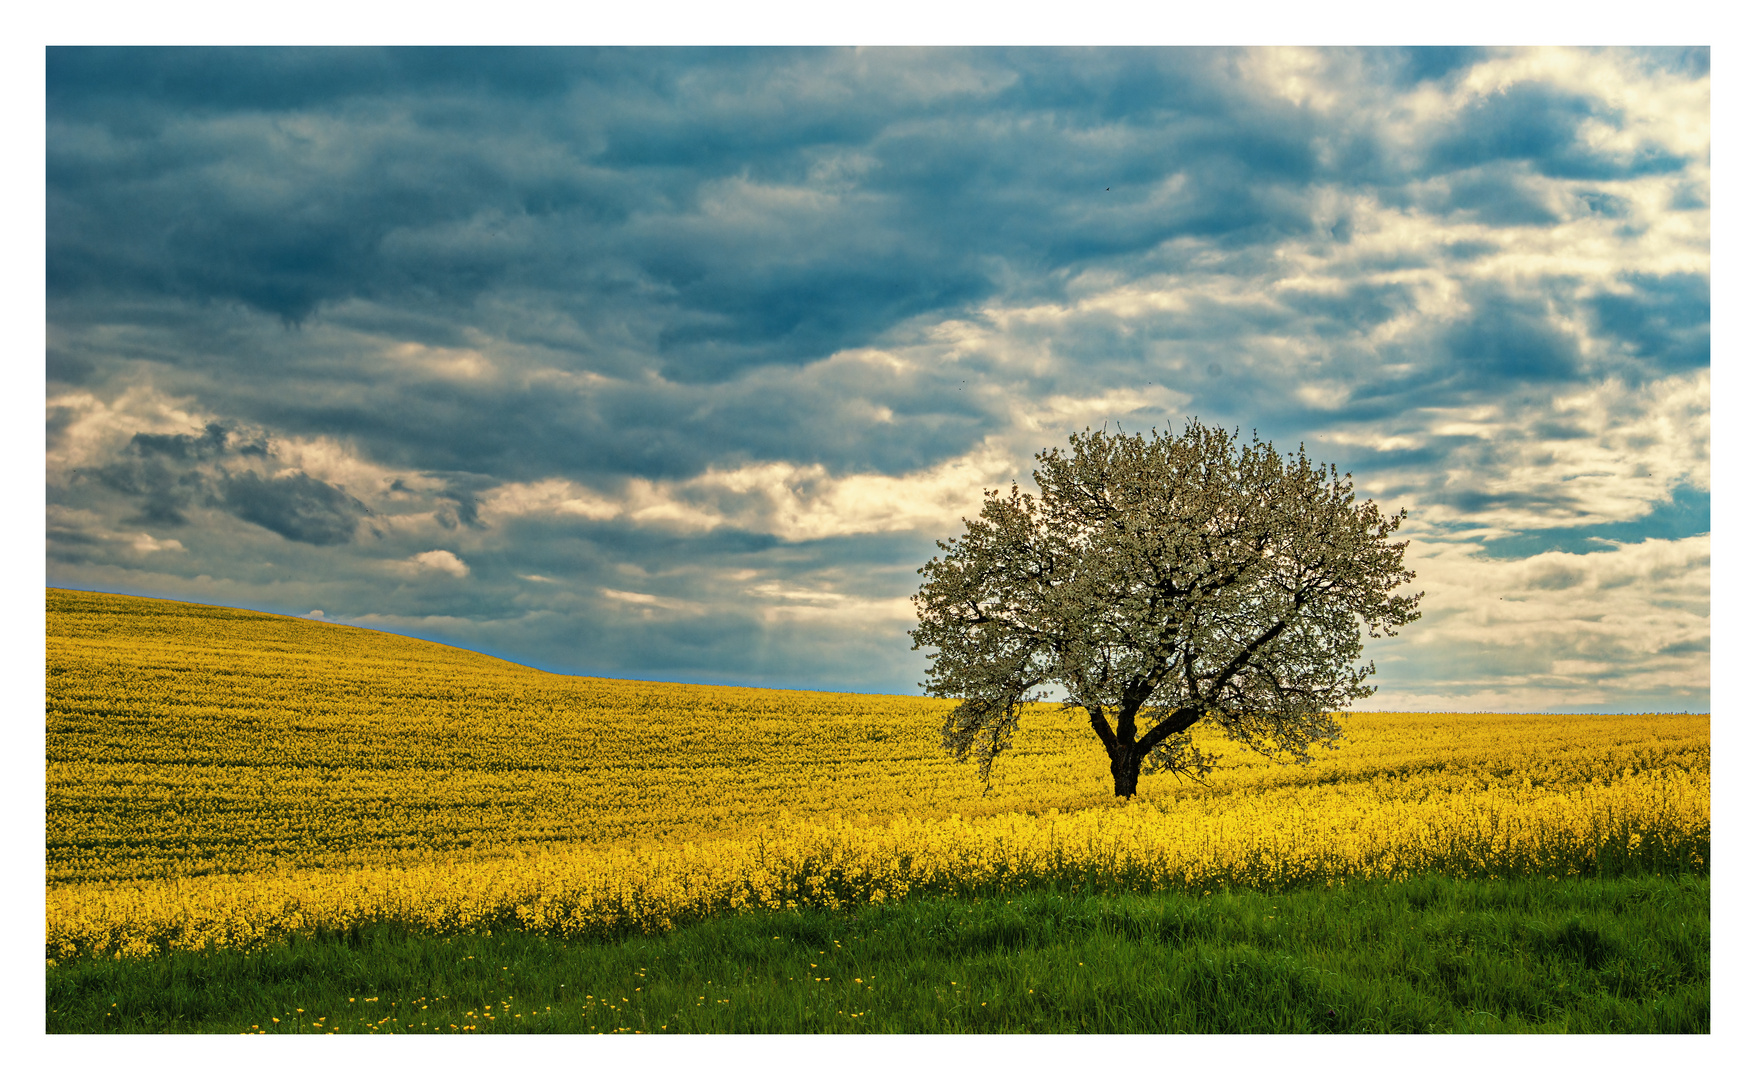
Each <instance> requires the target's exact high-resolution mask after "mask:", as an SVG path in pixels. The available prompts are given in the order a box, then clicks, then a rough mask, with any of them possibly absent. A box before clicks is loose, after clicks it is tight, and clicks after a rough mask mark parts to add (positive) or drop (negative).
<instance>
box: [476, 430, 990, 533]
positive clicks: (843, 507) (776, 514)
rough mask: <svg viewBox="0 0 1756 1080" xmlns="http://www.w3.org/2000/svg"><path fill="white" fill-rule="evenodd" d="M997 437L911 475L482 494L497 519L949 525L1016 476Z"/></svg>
mask: <svg viewBox="0 0 1756 1080" xmlns="http://www.w3.org/2000/svg"><path fill="white" fill-rule="evenodd" d="M1014 469H1015V463H1014V460H1013V458H1012V457H1011V456H1010V455H1008V454H1006V453H1005V452H1004V451H1003V450H1001V449H1000V448H999V447H998V446H997V445H995V444H994V443H993V442H989V443H984V444H983V445H982V446H981V447H980V448H978V449H977V450H976V451H974V452H972V453H969V454H965V455H963V456H961V457H958V458H954V459H952V460H950V461H946V462H942V463H940V464H938V465H935V466H933V467H932V468H929V469H922V470H920V471H918V472H914V473H910V474H907V475H904V476H885V475H882V474H874V473H856V474H853V475H848V476H833V475H831V474H830V472H829V470H828V469H827V468H825V467H824V466H822V465H818V464H810V465H799V464H792V463H789V462H764V463H762V464H754V465H745V466H740V467H738V468H733V469H710V470H708V471H706V472H704V473H702V474H701V475H699V476H696V477H693V478H690V479H688V480H684V481H679V482H665V481H657V482H655V481H650V480H640V479H636V480H631V481H628V482H627V483H626V484H625V485H624V486H623V488H622V490H621V491H619V492H616V493H614V494H607V493H603V492H597V491H593V490H591V489H590V488H587V487H585V486H583V485H581V484H578V483H575V482H573V481H570V480H565V479H561V478H550V479H547V480H539V481H534V482H529V483H516V484H505V485H501V486H500V487H496V488H493V489H490V490H489V491H487V492H484V493H483V496H482V499H481V504H480V505H481V512H482V515H483V517H484V518H485V519H487V520H488V521H490V522H492V521H496V520H503V519H505V518H510V517H549V518H565V517H580V518H585V519H588V520H592V521H610V520H623V521H628V522H631V523H634V524H637V525H645V526H654V527H659V528H665V529H675V530H679V531H694V532H705V531H707V530H711V529H726V528H729V529H742V530H747V531H751V532H758V533H763V534H766V535H770V536H776V537H779V538H780V539H782V540H785V541H788V542H792V543H798V542H803V541H807V540H821V539H824V538H827V537H832V536H854V535H860V534H864V533H881V532H907V531H926V532H943V531H945V530H946V529H948V528H954V527H956V526H957V523H958V521H959V519H960V518H961V517H963V516H966V515H974V514H977V513H980V511H981V493H982V489H983V487H984V486H986V487H993V486H995V485H997V484H999V483H1001V482H1002V481H1003V479H1005V478H1008V477H1010V476H1011V475H1012V472H1013V471H1014Z"/></svg>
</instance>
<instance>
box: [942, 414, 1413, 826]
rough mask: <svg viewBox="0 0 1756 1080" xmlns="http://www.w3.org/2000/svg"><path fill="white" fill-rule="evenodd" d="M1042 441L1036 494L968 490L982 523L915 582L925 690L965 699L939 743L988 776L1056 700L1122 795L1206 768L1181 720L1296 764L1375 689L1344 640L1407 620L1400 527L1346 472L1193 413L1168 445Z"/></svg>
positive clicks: (1380, 632) (1104, 439) (1329, 739)
mask: <svg viewBox="0 0 1756 1080" xmlns="http://www.w3.org/2000/svg"><path fill="white" fill-rule="evenodd" d="M1069 441H1070V443H1071V447H1070V451H1063V450H1061V449H1058V448H1057V449H1049V450H1044V451H1043V452H1042V453H1040V454H1038V455H1037V462H1038V466H1039V467H1038V469H1037V470H1036V471H1035V472H1034V473H1033V474H1032V475H1033V477H1034V479H1035V481H1036V485H1037V488H1038V491H1039V493H1040V494H1038V495H1031V494H1028V493H1024V492H1020V491H1019V489H1018V485H1017V484H1013V485H1012V490H1011V492H1010V493H1008V494H1002V493H1001V492H1000V491H997V490H995V491H987V492H985V493H984V494H985V496H986V499H985V502H984V504H983V507H982V513H981V517H979V518H977V519H976V520H973V521H972V520H969V519H967V518H966V519H964V526H965V532H964V534H963V535H962V536H961V537H958V538H956V539H954V540H950V541H940V542H939V547H940V549H941V550H942V551H943V552H944V555H943V556H941V557H937V558H934V559H933V560H931V561H930V562H928V563H927V565H926V566H924V567H922V568H921V570H920V573H921V575H922V576H923V577H924V578H925V582H924V584H923V585H922V586H921V589H920V591H919V592H918V593H917V594H916V595H915V596H914V598H913V599H914V603H915V608H916V611H917V613H918V615H919V618H920V623H919V626H918V627H917V628H916V629H915V630H914V631H913V633H912V636H913V638H914V647H915V648H917V649H927V650H929V653H928V656H929V659H930V661H931V666H930V667H929V669H928V671H927V681H925V682H924V683H922V684H921V685H922V687H923V688H924V689H925V690H926V691H927V692H928V693H929V694H933V695H935V696H938V697H946V698H958V699H961V700H960V701H959V702H958V704H957V705H956V707H955V708H953V709H952V710H951V712H950V714H949V716H947V718H946V720H945V727H944V743H945V746H946V748H947V749H948V750H950V751H951V752H952V753H953V754H954V755H955V756H956V758H957V759H958V760H959V761H964V760H967V759H968V758H969V757H970V756H971V755H974V756H975V758H976V759H977V761H978V762H979V763H980V765H981V772H982V776H983V779H984V780H986V779H988V777H989V775H990V769H991V768H992V766H993V762H994V758H995V756H996V755H998V754H999V753H1000V752H1002V751H1003V750H1005V749H1007V748H1008V747H1009V746H1010V745H1011V742H1012V738H1013V735H1014V734H1015V732H1016V731H1017V727H1018V721H1019V718H1020V715H1021V714H1022V711H1023V706H1024V705H1025V704H1026V703H1027V702H1031V701H1038V700H1043V699H1044V698H1047V697H1049V696H1050V694H1051V693H1052V692H1054V691H1055V689H1056V688H1059V694H1060V699H1061V701H1062V705H1063V707H1064V708H1065V709H1068V710H1072V711H1075V712H1082V713H1084V714H1085V716H1086V717H1087V718H1089V720H1090V723H1091V727H1092V730H1093V731H1095V732H1096V733H1097V737H1098V738H1099V740H1101V741H1102V743H1103V746H1104V750H1105V752H1106V753H1107V754H1108V755H1109V758H1110V773H1111V775H1112V776H1113V777H1114V779H1115V787H1116V794H1117V795H1128V796H1131V795H1133V794H1134V792H1135V789H1136V786H1137V785H1138V782H1139V777H1140V774H1141V773H1142V772H1143V771H1145V772H1153V771H1158V770H1174V771H1178V772H1182V773H1185V774H1190V775H1197V776H1199V775H1204V774H1206V773H1207V772H1208V771H1209V770H1210V769H1211V768H1212V765H1213V762H1212V759H1211V758H1210V757H1207V756H1204V755H1202V754H1201V752H1200V751H1199V750H1198V749H1197V748H1196V747H1195V746H1194V745H1193V743H1192V740H1191V734H1192V733H1191V729H1192V728H1193V727H1194V726H1195V725H1196V724H1197V723H1200V722H1204V721H1205V722H1208V723H1211V724H1213V725H1216V726H1217V727H1218V728H1219V730H1220V731H1222V732H1224V733H1225V734H1226V735H1227V736H1229V737H1230V738H1232V739H1234V740H1236V741H1238V742H1240V743H1242V744H1244V745H1246V746H1249V747H1251V748H1253V749H1255V750H1258V751H1260V752H1262V753H1265V754H1269V755H1275V754H1280V753H1286V754H1289V755H1291V756H1292V757H1293V758H1295V759H1296V760H1298V761H1300V762H1302V763H1303V762H1309V761H1310V748H1311V746H1312V744H1319V745H1323V746H1333V745H1334V742H1335V739H1336V738H1337V737H1338V736H1339V734H1340V728H1339V726H1338V724H1337V723H1336V720H1335V716H1334V714H1335V712H1336V711H1338V710H1340V709H1343V708H1345V707H1347V706H1348V705H1349V704H1351V703H1352V702H1354V701H1355V700H1358V699H1360V698H1363V697H1366V696H1367V695H1369V694H1371V693H1372V692H1373V690H1374V689H1376V688H1375V687H1373V686H1369V685H1367V683H1366V680H1367V679H1368V678H1370V677H1371V676H1372V675H1373V674H1374V673H1375V668H1374V666H1373V665H1372V664H1370V663H1367V664H1365V665H1364V666H1355V662H1356V661H1357V660H1358V659H1359V657H1360V651H1361V631H1362V630H1364V631H1365V632H1366V633H1367V634H1370V635H1371V636H1372V637H1379V636H1388V635H1393V634H1394V633H1395V632H1396V630H1397V628H1399V627H1401V626H1404V625H1406V624H1407V623H1409V622H1412V621H1413V620H1415V619H1417V618H1419V617H1420V614H1419V612H1418V611H1417V606H1418V605H1419V602H1420V599H1421V594H1419V593H1415V594H1413V595H1407V596H1399V595H1396V594H1395V590H1396V589H1397V588H1399V587H1400V586H1402V585H1404V584H1406V583H1408V582H1409V581H1412V580H1413V579H1414V572H1413V571H1412V570H1408V569H1406V568H1405V567H1404V566H1403V563H1402V557H1403V550H1404V548H1406V547H1407V541H1401V542H1392V541H1391V539H1390V537H1391V534H1392V533H1394V532H1395V531H1396V530H1397V528H1398V527H1399V526H1400V525H1401V524H1402V522H1403V520H1404V519H1405V518H1406V517H1407V512H1406V511H1398V512H1397V513H1396V514H1395V515H1393V516H1389V517H1386V516H1384V515H1383V514H1381V513H1380V512H1379V510H1378V508H1377V506H1376V505H1374V504H1373V503H1372V502H1371V501H1370V500H1366V501H1357V500H1356V499H1355V497H1354V493H1353V481H1352V477H1351V475H1347V476H1341V475H1337V472H1336V469H1335V467H1334V466H1332V465H1321V464H1314V463H1312V462H1311V460H1310V459H1309V458H1307V457H1306V455H1305V448H1304V447H1303V446H1300V447H1299V450H1298V452H1297V453H1295V454H1287V455H1285V456H1284V457H1283V456H1282V455H1280V454H1278V453H1276V452H1275V449H1274V447H1273V446H1272V445H1271V444H1270V443H1267V442H1265V441H1262V440H1261V439H1259V438H1256V437H1254V436H1252V439H1251V441H1250V442H1249V443H1248V444H1245V443H1242V442H1241V441H1240V440H1239V439H1238V438H1237V437H1236V436H1235V435H1233V434H1228V433H1227V432H1226V431H1224V430H1222V429H1219V428H1214V427H1205V426H1203V425H1202V424H1201V423H1200V422H1199V421H1194V420H1192V421H1190V422H1189V423H1188V425H1187V427H1186V428H1185V430H1184V432H1183V434H1182V435H1181V436H1180V437H1172V436H1170V435H1169V434H1165V435H1160V434H1159V433H1157V432H1156V431H1155V432H1153V434H1152V435H1151V437H1147V436H1143V435H1128V434H1123V433H1120V432H1118V433H1114V434H1111V433H1108V432H1104V431H1098V432H1093V431H1090V430H1087V431H1086V432H1084V433H1083V434H1076V435H1074V436H1072V437H1071V439H1070V440H1069Z"/></svg>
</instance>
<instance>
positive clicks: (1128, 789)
mask: <svg viewBox="0 0 1756 1080" xmlns="http://www.w3.org/2000/svg"><path fill="white" fill-rule="evenodd" d="M1140 759H1141V755H1140V754H1137V753H1135V752H1134V751H1133V750H1121V751H1119V752H1118V753H1115V754H1112V755H1110V776H1112V777H1113V778H1115V781H1116V794H1118V795H1121V796H1123V797H1124V798H1129V799H1132V798H1133V797H1134V789H1135V788H1137V787H1139V786H1140Z"/></svg>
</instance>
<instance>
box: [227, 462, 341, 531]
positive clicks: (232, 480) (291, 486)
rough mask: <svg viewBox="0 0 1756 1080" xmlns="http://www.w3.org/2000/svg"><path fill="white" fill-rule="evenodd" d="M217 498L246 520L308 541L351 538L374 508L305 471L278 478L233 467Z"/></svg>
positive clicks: (229, 509)
mask: <svg viewBox="0 0 1756 1080" xmlns="http://www.w3.org/2000/svg"><path fill="white" fill-rule="evenodd" d="M217 501H218V503H219V504H220V505H222V506H223V507H224V508H225V509H226V510H227V511H229V512H231V513H233V514H235V515H237V516H238V517H239V518H241V519H243V520H244V521H248V522H250V523H251V524H252V525H260V526H262V527H263V528H265V529H268V530H270V531H272V532H277V533H279V534H280V535H282V536H284V537H286V538H287V539H288V540H297V541H299V542H300V543H303V544H318V545H323V544H345V543H347V542H348V541H350V540H352V539H353V537H354V526H356V525H358V524H359V521H360V519H361V518H362V517H364V516H365V515H366V514H367V512H368V511H367V509H366V504H364V503H362V502H361V501H360V500H358V499H356V498H354V497H353V496H352V495H349V494H348V493H347V492H345V491H342V490H341V489H340V488H337V487H334V486H332V485H330V484H326V483H324V482H323V481H321V480H318V479H316V478H314V477H310V476H306V475H305V474H304V473H294V474H293V475H291V476H277V477H274V478H272V479H264V478H263V477H261V476H258V475H256V474H255V473H253V472H240V473H228V474H226V476H225V478H224V480H223V481H222V482H221V486H220V494H219V499H218V500H217Z"/></svg>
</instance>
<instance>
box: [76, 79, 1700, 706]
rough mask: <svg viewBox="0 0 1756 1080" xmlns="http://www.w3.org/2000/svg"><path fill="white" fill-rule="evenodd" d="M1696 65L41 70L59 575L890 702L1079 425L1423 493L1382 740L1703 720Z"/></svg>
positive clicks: (493, 647) (1390, 499)
mask: <svg viewBox="0 0 1756 1080" xmlns="http://www.w3.org/2000/svg"><path fill="white" fill-rule="evenodd" d="M1710 201H1711V200H1710V174H1709V64H1708V57H1707V54H1706V52H1705V50H1695V51H1692V50H1679V49H1663V50H1653V51H1565V50H1562V51H1554V50H1534V51H1519V50H1512V51H1496V50H1466V49H1428V50H1413V51H1397V50H1379V49H1370V50H1317V51H1281V50H1266V51H1263V50H1245V51H1233V50H1205V49H1202V50H1176V49H1172V50H1121V51H1105V50H1076V51H1055V50H1041V49H1027V50H1016V51H1011V50H975V51H967V50H927V51H899V50H888V49H881V50H873V51H820V50H803V51H748V50H705V51H695V50H662V51H644V50H628V49H609V50H601V51H593V50H586V51H562V52H540V51H539V52H517V51H515V52H471V51H443V52H424V51H413V52H396V51H392V52H380V51H367V50H343V51H267V52H261V51H251V52H228V51H206V50H204V51H193V52H184V51H120V52H117V51H101V50H100V51H85V50H67V49H52V50H50V52H49V54H48V63H47V263H46V266H47V317H48V326H47V339H48V349H47V383H46V388H47V393H46V398H47V400H46V418H47V477H46V479H47V507H46V515H47V537H46V552H47V578H48V582H49V584H51V585H56V586H64V587H70V588H81V589H101V590H109V591H116V592H128V593H138V594H142V595H151V596H164V597H172V598H178V599H191V600H201V601H206V602H212V603H222V604H229V605H236V606H240V607H249V608H255V609H260V610H268V611H277V612H283V613H288V614H306V613H315V612H321V613H322V615H321V617H323V618H326V619H330V620H334V621H338V622H347V623H353V624H357V625H364V626H373V627H378V628H382V629H389V630H395V631H398V632H401V633H408V634H414V635H418V636H422V637H428V638H434V639H437V640H442V641H447V642H451V643H454V644H458V645H463V646H466V647H469V648H474V649H479V650H482V651H486V652H489V653H493V654H496V655H500V656H505V657H509V658H512V659H516V660H519V661H522V662H525V663H530V664H533V665H536V666H539V667H543V668H546V669H549V670H555V671H565V672H579V673H591V674H603V675H618V676H638V677H646V678H661V679H674V680H683V681H691V682H726V683H739V684H744V685H762V686H797V687H810V688H832V689H853V690H875V691H891V692H916V691H915V685H916V683H917V681H918V680H919V679H920V678H921V673H922V670H923V668H924V666H925V660H924V658H923V657H922V655H921V654H919V653H914V652H911V651H910V649H909V642H908V635H907V631H908V630H909V629H910V628H911V626H912V625H913V608H912V605H911V604H910V603H909V600H908V597H909V595H910V594H911V593H912V592H913V591H914V587H915V584H916V582H917V581H918V578H917V576H916V573H915V571H916V569H917V568H918V567H920V566H921V565H922V564H923V563H925V562H926V560H927V559H928V558H930V557H931V556H932V555H933V554H934V553H935V550H934V547H933V541H934V540H935V539H936V538H943V537H949V536H951V535H954V534H956V533H958V532H959V531H961V524H960V518H961V517H962V516H963V515H968V514H973V513H975V512H976V511H977V509H978V508H979V504H980V497H981V490H982V487H983V485H988V486H994V485H997V484H1001V483H1005V482H1008V481H1010V480H1012V479H1014V478H1017V479H1019V480H1021V481H1024V482H1026V483H1027V484H1028V480H1029V473H1030V468H1031V458H1032V455H1033V454H1034V453H1035V452H1036V451H1038V450H1040V449H1042V448H1043V447H1045V446H1050V445H1057V444H1064V443H1065V440H1066V437H1067V435H1068V434H1069V433H1070V432H1072V431H1076V430H1080V429H1083V428H1085V427H1087V426H1091V427H1096V426H1098V425H1102V424H1109V425H1112V427H1114V426H1117V425H1119V426H1121V427H1123V428H1125V429H1128V430H1145V429H1148V428H1152V427H1154V426H1156V427H1158V428H1159V429H1160V430H1164V429H1166V428H1173V429H1179V430H1180V428H1181V425H1182V423H1183V421H1184V419H1185V418H1186V417H1199V418H1200V419H1202V420H1203V421H1206V422H1216V423H1221V424H1224V425H1226V426H1236V427H1240V428H1242V429H1243V430H1244V431H1245V432H1248V431H1250V430H1251V429H1256V430H1259V431H1260V432H1261V433H1262V434H1263V435H1264V436H1265V437H1268V438H1270V439H1272V440H1273V441H1274V442H1275V443H1276V445H1277V446H1280V447H1282V448H1285V449H1291V448H1293V447H1294V446H1296V445H1298V444H1299V443H1300V442H1303V443H1305V444H1306V446H1307V447H1309V448H1310V449H1311V450H1312V452H1313V453H1314V455H1315V456H1317V457H1319V458H1321V459H1323V460H1326V461H1332V462H1335V463H1336V464H1338V465H1339V466H1340V467H1342V468H1343V469H1344V470H1351V471H1352V472H1353V473H1354V475H1355V478H1356V480H1357V483H1358V486H1359V489H1360V491H1361V492H1362V493H1363V494H1364V495H1366V496H1369V497H1371V498H1374V499H1376V500H1378V501H1379V502H1380V503H1381V504H1383V505H1385V506H1386V507H1387V508H1389V509H1395V508H1398V507H1407V509H1408V510H1409V513H1410V520H1409V524H1408V525H1407V526H1406V527H1405V534H1404V535H1406V536H1407V537H1409V538H1410V539H1411V541H1412V543H1411V546H1410V549H1409V552H1410V561H1411V563H1412V565H1413V566H1414V567H1415V568H1416V570H1417V571H1418V573H1419V575H1420V576H1419V578H1418V580H1417V587H1418V588H1421V589H1424V590H1425V591H1426V594H1427V596H1426V600H1425V602H1424V604H1423V610H1424V611H1425V617H1424V618H1423V619H1422V620H1421V621H1420V622H1418V623H1416V624H1415V625H1413V626H1412V627H1410V628H1409V629H1408V630H1406V631H1404V633H1403V634H1402V636H1400V637H1398V638H1396V639H1394V640H1393V641H1389V642H1377V643H1373V646H1372V647H1371V649H1370V650H1369V651H1368V656H1369V657H1371V658H1373V659H1375V660H1376V661H1377V663H1378V670H1379V678H1378V683H1379V685H1380V686H1381V687H1382V689H1381V691H1380V693H1379V694H1378V696H1377V697H1375V698H1372V699H1370V700H1369V702H1368V703H1367V704H1369V705H1370V706H1372V707H1405V708H1465V709H1496V710H1504V709H1532V710H1547V709H1567V708H1587V707H1589V708H1599V709H1615V710H1623V709H1629V710H1632V709H1664V710H1691V711H1699V710H1704V709H1706V708H1708V705H1709V694H1708V687H1709V664H1708V644H1709V611H1708V597H1709V547H1710V544H1709V525H1708V521H1709V506H1710V498H1709V489H1710V484H1709V480H1710V476H1709V473H1710V468H1709V446H1710V431H1709V387H1710V376H1709V364H1708V360H1709V336H1710V334H1709V331H1710V327H1709V310H1708V309H1709V303H1708V291H1709V288H1708V286H1709V204H1710Z"/></svg>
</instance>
